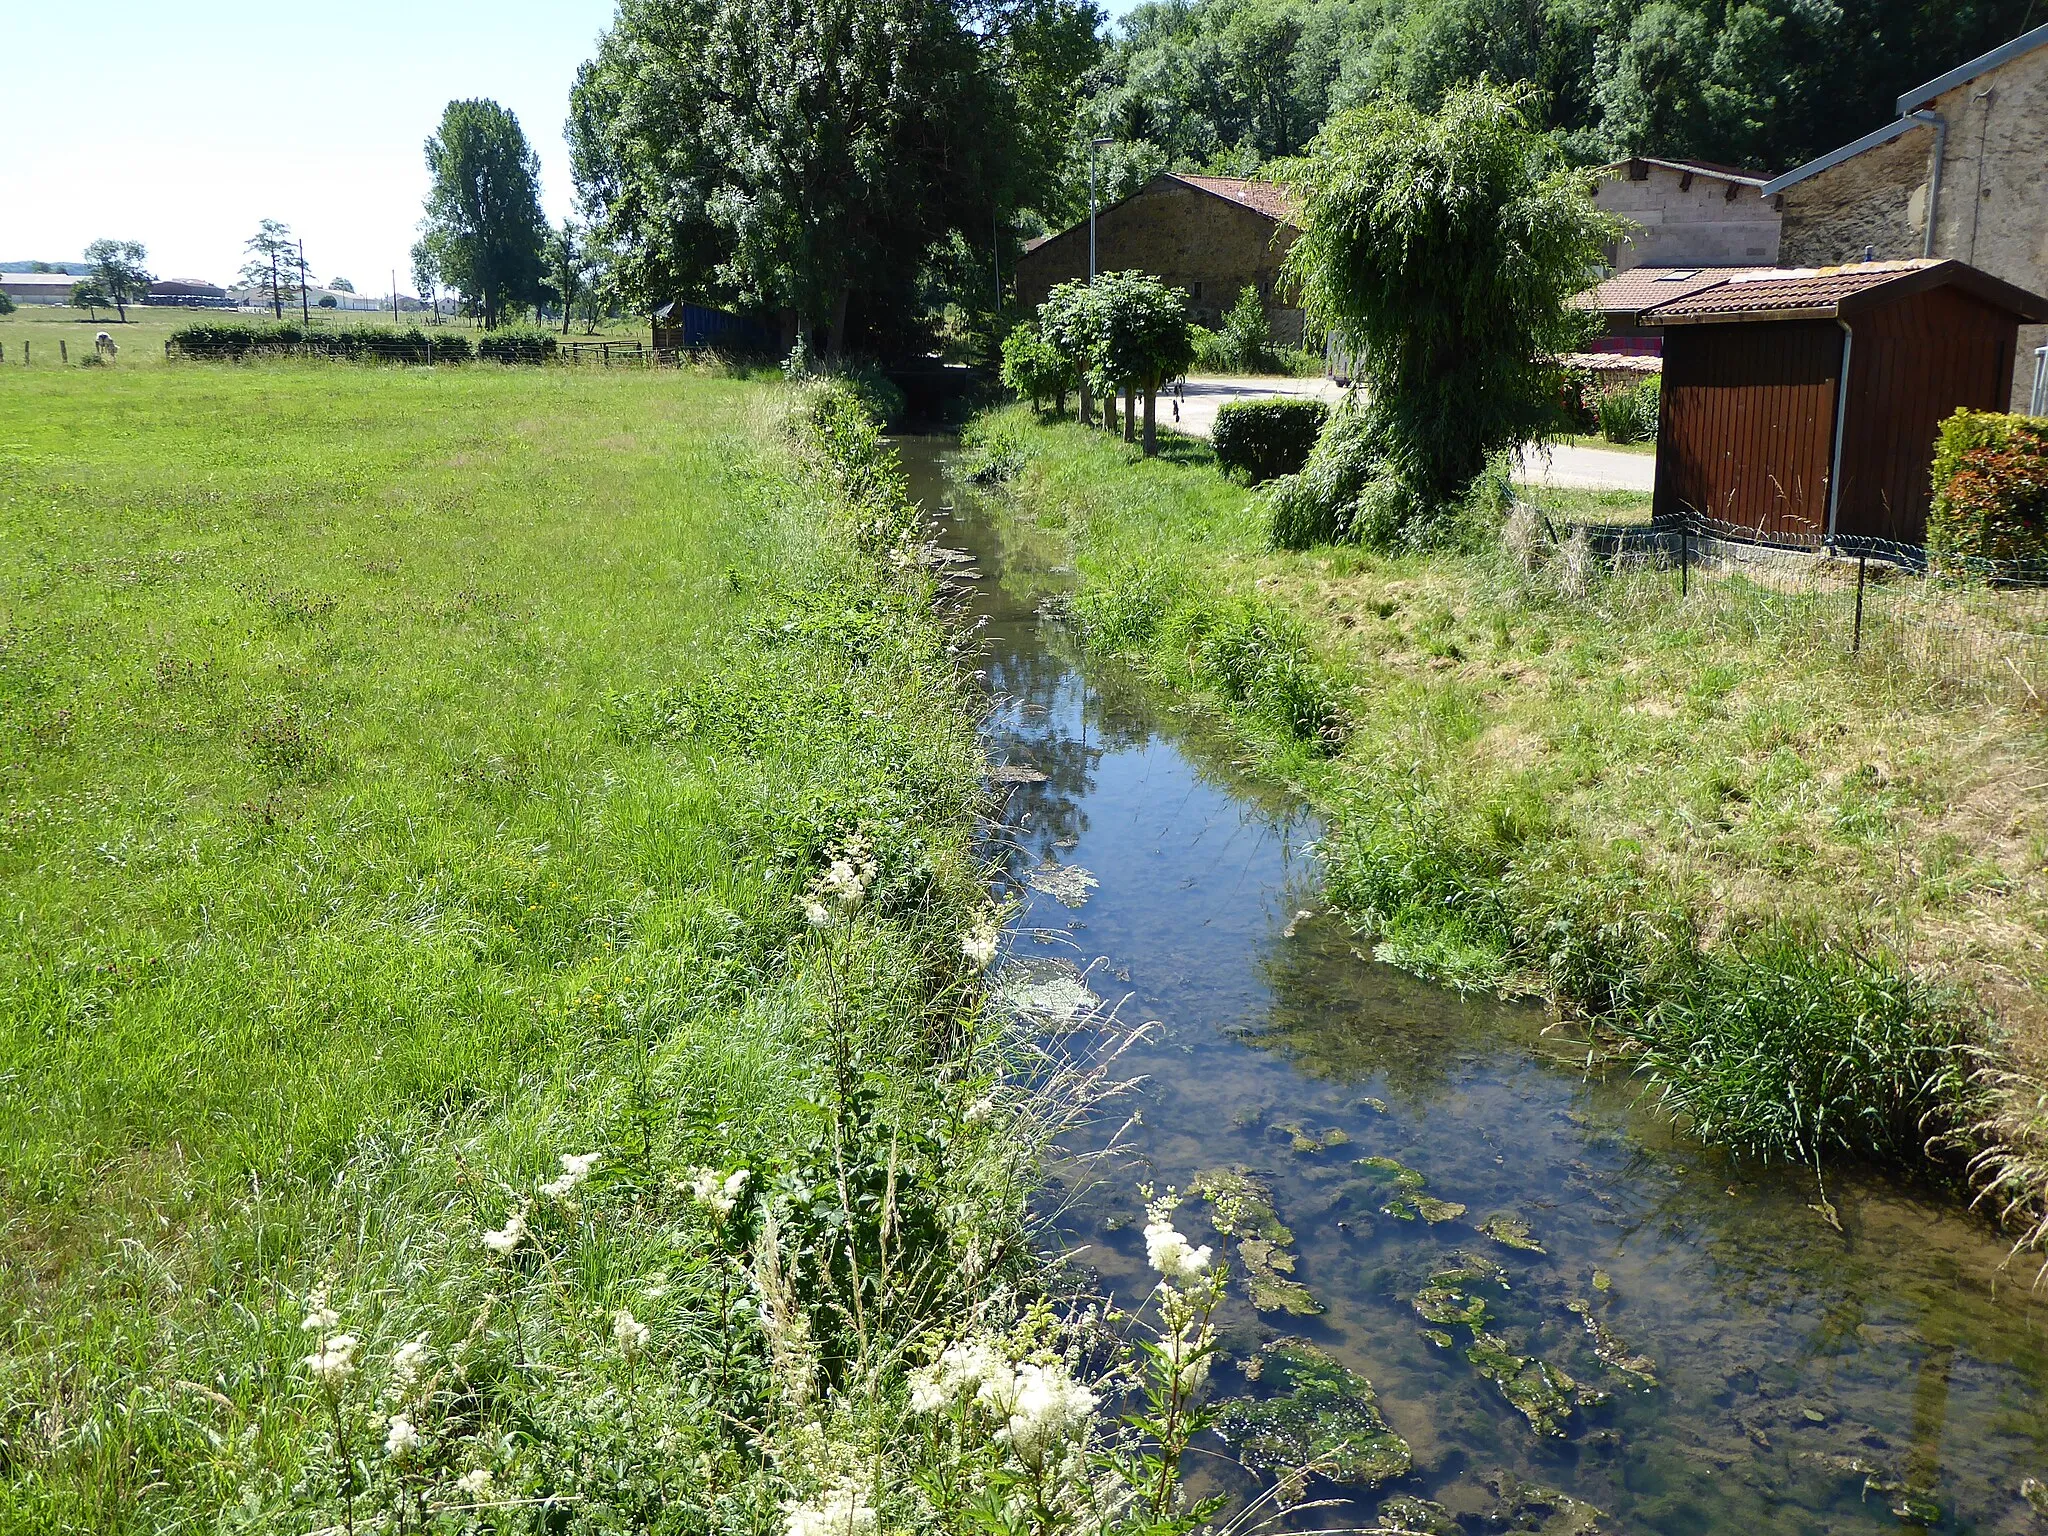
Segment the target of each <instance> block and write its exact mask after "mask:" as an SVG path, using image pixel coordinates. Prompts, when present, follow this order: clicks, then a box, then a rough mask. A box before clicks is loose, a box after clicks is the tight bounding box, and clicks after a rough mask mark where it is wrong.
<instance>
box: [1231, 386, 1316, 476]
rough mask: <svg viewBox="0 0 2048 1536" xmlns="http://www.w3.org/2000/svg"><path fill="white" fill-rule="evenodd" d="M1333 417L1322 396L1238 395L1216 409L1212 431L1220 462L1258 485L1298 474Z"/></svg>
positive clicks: (1232, 471)
mask: <svg viewBox="0 0 2048 1536" xmlns="http://www.w3.org/2000/svg"><path fill="white" fill-rule="evenodd" d="M1329 418H1330V408H1329V407H1328V406H1326V405H1325V404H1323V402H1322V401H1320V400H1286V399H1280V400H1233V401H1231V402H1230V403H1229V404H1227V405H1225V406H1223V407H1222V408H1221V409H1220V410H1218V411H1217V412H1216V426H1215V428H1214V430H1213V431H1211V432H1210V434H1209V439H1210V441H1211V442H1212V443H1214V444H1215V448H1216V463H1217V466H1218V467H1219V468H1220V469H1222V470H1223V471H1224V472H1225V473H1226V474H1229V473H1241V474H1243V475H1244V476H1245V477H1246V479H1247V480H1249V481H1250V482H1251V483H1252V484H1253V485H1257V484H1259V483H1260V482H1262V481H1266V480H1271V479H1274V478H1276V477H1277V476H1280V475H1292V474H1298V473H1299V472H1300V471H1301V468H1302V466H1303V465H1305V464H1306V463H1307V462H1308V456H1309V453H1310V451H1311V450H1312V449H1314V447H1315V445H1316V439H1317V437H1318V436H1320V435H1321V433H1322V430H1323V424H1324V423H1325V422H1326V421H1328V420H1329Z"/></svg>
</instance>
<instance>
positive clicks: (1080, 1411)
mask: <svg viewBox="0 0 2048 1536" xmlns="http://www.w3.org/2000/svg"><path fill="white" fill-rule="evenodd" d="M991 1385H993V1383H989V1384H984V1386H983V1388H982V1394H983V1398H984V1400H985V1401H986V1400H989V1399H990V1398H991V1397H994V1398H995V1399H996V1400H995V1401H994V1402H993V1403H992V1406H994V1407H996V1409H997V1411H998V1412H999V1413H1001V1414H1002V1416H1003V1427H1002V1428H1001V1429H999V1430H997V1431H996V1438H997V1439H998V1440H1000V1441H1002V1442H1003V1443H1004V1444H1006V1445H1008V1446H1009V1447H1010V1449H1011V1450H1012V1451H1014V1452H1015V1453H1016V1455H1017V1459H1018V1460H1019V1461H1022V1462H1023V1463H1024V1464H1025V1465H1026V1466H1029V1467H1038V1466H1043V1465H1044V1462H1045V1457H1046V1453H1047V1452H1048V1451H1051V1450H1056V1449H1057V1448H1058V1447H1060V1446H1061V1445H1063V1444H1065V1443H1066V1441H1067V1440H1069V1439H1071V1438H1073V1437H1074V1435H1075V1434H1076V1432H1077V1431H1078V1430H1080V1429H1081V1428H1082V1427H1083V1426H1084V1425H1086V1424H1087V1422H1088V1418H1089V1415H1091V1414H1092V1413H1094V1412H1095V1394H1094V1393H1093V1392H1090V1391H1089V1390H1088V1389H1087V1388H1086V1387H1084V1386H1082V1385H1081V1384H1080V1383H1079V1382H1078V1381H1076V1380H1074V1378H1073V1377H1072V1376H1071V1375H1070V1374H1069V1373H1068V1371H1067V1368H1066V1366H1065V1365H1064V1364H1062V1363H1061V1362H1059V1361H1057V1360H1056V1361H1054V1362H1053V1363H1052V1364H1051V1365H1039V1364H1037V1363H1035V1362H1032V1361H1026V1362H1025V1363H1024V1364H1023V1365H1020V1366H1018V1367H1017V1373H1016V1375H1015V1377H1014V1378H1012V1380H1011V1381H1010V1383H1008V1387H1009V1390H1008V1391H1007V1393H995V1394H991V1393H990V1391H989V1387H990V1386H991Z"/></svg>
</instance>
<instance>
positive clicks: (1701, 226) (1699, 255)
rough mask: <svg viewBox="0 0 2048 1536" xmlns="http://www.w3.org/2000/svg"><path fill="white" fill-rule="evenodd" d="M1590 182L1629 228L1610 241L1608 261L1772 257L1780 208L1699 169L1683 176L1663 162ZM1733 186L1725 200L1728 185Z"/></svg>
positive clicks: (1755, 262) (1735, 263) (1732, 261)
mask: <svg viewBox="0 0 2048 1536" xmlns="http://www.w3.org/2000/svg"><path fill="white" fill-rule="evenodd" d="M1643 169H1644V170H1645V171H1646V172H1647V173H1648V174H1647V175H1645V176H1644V178H1643V179H1642V180H1641V181H1631V180H1629V178H1628V174H1627V172H1626V171H1623V172H1622V173H1621V174H1619V175H1618V176H1615V177H1613V178H1611V179H1610V178H1608V177H1604V176H1603V177H1601V178H1600V179H1599V180H1598V181H1596V182H1594V183H1593V201H1594V202H1596V203H1597V204H1599V205H1600V207H1601V208H1602V209H1603V210H1604V211H1606V212H1608V213H1618V214H1620V215H1621V216H1622V217H1623V218H1625V219H1627V220H1628V221H1629V222H1630V223H1631V224H1633V225H1634V226H1635V230H1634V233H1633V234H1632V236H1631V237H1630V238H1629V239H1627V240H1623V241H1618V242H1617V243H1615V244H1614V245H1612V246H1610V247H1608V252H1607V255H1608V265H1609V266H1611V267H1613V269H1614V270H1615V271H1617V272H1626V271H1628V270H1629V268H1631V267H1748V266H1759V267H1767V266H1770V265H1771V264H1772V263H1773V262H1775V261H1776V260H1777V259H1778V213H1777V210H1776V209H1775V208H1773V207H1772V206H1771V205H1770V203H1769V202H1767V201H1766V200H1765V199H1764V198H1762V197H1760V196H1758V195H1757V189H1756V188H1755V187H1752V186H1745V185H1744V184H1742V183H1741V182H1732V183H1731V182H1728V181H1724V180H1722V179H1721V178H1719V177H1716V176H1712V175H1710V174H1708V173H1706V172H1704V171H1697V172H1694V173H1693V174H1692V175H1691V176H1690V177H1689V178H1688V177H1687V176H1686V175H1685V174H1684V173H1682V172H1679V171H1674V170H1672V169H1670V168H1669V167H1668V166H1662V165H1644V166H1643ZM1730 186H1733V187H1734V189H1735V195H1734V196H1733V197H1732V198H1731V197H1730V196H1729V195H1728V189H1729V187H1730Z"/></svg>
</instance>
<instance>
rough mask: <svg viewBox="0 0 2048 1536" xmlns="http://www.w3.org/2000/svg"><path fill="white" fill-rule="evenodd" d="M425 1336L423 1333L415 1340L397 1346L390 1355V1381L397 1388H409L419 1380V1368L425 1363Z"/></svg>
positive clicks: (426, 1351)
mask: <svg viewBox="0 0 2048 1536" xmlns="http://www.w3.org/2000/svg"><path fill="white" fill-rule="evenodd" d="M427 1354H428V1350H427V1336H426V1335H425V1334H424V1333H423V1334H421V1335H420V1336H419V1337H418V1338H416V1339H411V1340H408V1341H407V1342H406V1343H403V1344H401V1345H399V1346H398V1348H397V1349H396V1350H394V1351H393V1352H392V1355H391V1380H392V1384H393V1385H395V1386H398V1387H410V1386H411V1385H412V1384H413V1383H414V1382H416V1381H418V1380H419V1379H420V1367H421V1366H423V1365H425V1364H426V1363H427Z"/></svg>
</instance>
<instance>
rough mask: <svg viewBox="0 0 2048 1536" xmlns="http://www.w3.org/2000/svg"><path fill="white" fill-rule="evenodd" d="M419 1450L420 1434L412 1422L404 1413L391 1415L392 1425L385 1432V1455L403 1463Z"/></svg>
mask: <svg viewBox="0 0 2048 1536" xmlns="http://www.w3.org/2000/svg"><path fill="white" fill-rule="evenodd" d="M419 1448H420V1432H419V1431H418V1430H417V1429H414V1428H413V1425H412V1420H411V1419H409V1418H407V1417H406V1416H405V1415H404V1414H402V1413H394V1414H393V1415H391V1425H390V1427H389V1428H388V1429H386V1430H385V1431H384V1454H385V1455H386V1456H389V1457H390V1458H391V1459H392V1460H393V1461H403V1460H405V1458H406V1457H408V1456H410V1455H411V1454H412V1453H413V1452H414V1451H416V1450H418V1449H419Z"/></svg>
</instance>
